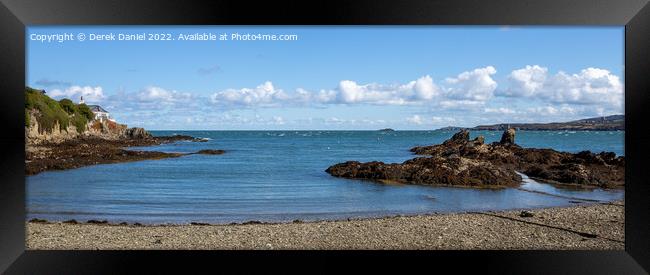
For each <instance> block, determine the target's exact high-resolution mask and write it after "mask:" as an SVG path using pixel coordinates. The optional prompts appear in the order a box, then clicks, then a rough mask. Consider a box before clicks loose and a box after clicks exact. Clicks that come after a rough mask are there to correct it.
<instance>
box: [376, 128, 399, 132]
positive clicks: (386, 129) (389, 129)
mask: <svg viewBox="0 0 650 275" xmlns="http://www.w3.org/2000/svg"><path fill="white" fill-rule="evenodd" d="M379 132H395V130H394V129H391V128H384V129H379Z"/></svg>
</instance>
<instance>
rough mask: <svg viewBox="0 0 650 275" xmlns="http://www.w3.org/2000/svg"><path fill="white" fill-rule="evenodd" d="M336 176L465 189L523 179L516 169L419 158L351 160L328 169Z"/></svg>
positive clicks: (461, 159)
mask: <svg viewBox="0 0 650 275" xmlns="http://www.w3.org/2000/svg"><path fill="white" fill-rule="evenodd" d="M325 171H326V172H327V173H329V174H331V175H332V176H336V177H344V178H358V179H369V180H377V181H381V182H386V183H391V182H394V183H407V184H427V185H438V184H440V185H464V186H487V185H490V186H514V185H517V184H519V182H520V181H521V177H520V176H519V175H517V174H516V173H515V172H514V171H513V170H508V169H504V168H501V167H496V166H494V165H492V164H491V163H489V162H485V161H476V160H469V159H466V158H460V157H451V158H433V157H420V158H414V159H411V160H407V161H405V162H403V163H401V164H398V163H391V164H386V163H383V162H379V161H373V162H366V163H360V162H358V161H348V162H344V163H339V164H336V165H333V166H330V167H329V168H327V170H325Z"/></svg>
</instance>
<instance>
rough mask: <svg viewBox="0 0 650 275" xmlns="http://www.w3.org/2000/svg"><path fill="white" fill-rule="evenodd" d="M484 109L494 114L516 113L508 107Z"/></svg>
mask: <svg viewBox="0 0 650 275" xmlns="http://www.w3.org/2000/svg"><path fill="white" fill-rule="evenodd" d="M484 111H485V112H486V113H495V114H514V113H516V111H515V110H512V109H510V108H503V107H500V108H485V109H484Z"/></svg>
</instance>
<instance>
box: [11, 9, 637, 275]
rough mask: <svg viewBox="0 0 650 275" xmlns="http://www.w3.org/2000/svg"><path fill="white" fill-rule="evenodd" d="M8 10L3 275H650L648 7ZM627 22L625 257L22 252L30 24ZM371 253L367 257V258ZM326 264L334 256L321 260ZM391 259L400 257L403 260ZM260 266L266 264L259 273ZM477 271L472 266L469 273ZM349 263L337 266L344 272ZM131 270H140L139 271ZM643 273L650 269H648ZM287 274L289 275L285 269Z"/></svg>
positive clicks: (622, 253)
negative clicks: (384, 273)
mask: <svg viewBox="0 0 650 275" xmlns="http://www.w3.org/2000/svg"><path fill="white" fill-rule="evenodd" d="M1 2H2V4H1V5H0V60H2V62H0V88H1V89H0V95H1V96H2V100H0V113H1V114H2V121H1V122H2V130H1V131H0V142H1V144H0V148H1V150H2V151H1V155H2V156H3V157H2V161H1V162H0V169H1V171H2V176H1V178H2V180H1V183H0V203H2V208H0V271H5V270H6V272H7V273H12V274H13V273H30V274H32V273H36V274H40V273H48V274H49V273H63V274H78V273H106V272H109V273H122V272H129V271H134V270H136V269H139V268H144V270H147V271H150V272H155V271H169V270H171V269H169V268H172V267H173V266H175V265H177V264H178V263H180V262H185V263H184V271H185V272H187V271H190V270H193V269H195V268H198V269H201V268H208V270H221V268H223V266H224V265H229V264H230V265H233V263H234V261H231V260H233V259H234V258H237V259H240V260H241V259H242V258H244V257H254V258H245V261H246V262H248V264H244V265H241V264H239V265H238V266H239V267H238V269H239V270H240V271H250V270H254V269H259V270H267V269H269V268H280V267H283V266H284V265H285V264H290V265H295V264H296V263H297V262H300V263H302V264H304V263H308V264H309V263H310V264H312V267H311V268H312V269H311V270H306V271H317V272H324V271H325V270H327V269H331V270H338V269H339V268H342V264H343V263H342V262H346V263H352V264H355V265H360V264H363V265H364V266H367V267H374V268H378V267H379V268H382V269H384V268H391V267H392V268H397V269H400V270H402V271H404V270H407V269H408V268H413V267H418V266H424V267H425V268H428V270H445V269H446V268H452V269H451V270H456V271H463V270H468V269H479V270H481V271H482V272H488V273H506V272H507V273H518V274H521V273H524V274H530V273H540V274H555V273H571V274H583V273H589V274H601V273H606V274H609V273H616V274H627V273H630V274H639V273H646V272H647V271H648V270H650V241H649V237H650V219H649V218H650V215H649V214H650V200H649V198H650V187H649V186H650V185H649V184H648V183H646V181H647V179H648V178H650V169H647V168H646V167H645V164H646V163H647V161H646V160H647V156H648V154H649V153H650V131H648V130H647V128H646V127H647V125H648V124H647V122H646V121H645V118H646V117H650V104H649V103H650V101H649V99H650V85H649V82H650V77H648V76H647V75H648V73H649V72H650V5H648V1H646V0H625V1H602V0H579V1H562V0H544V1H535V0H504V1H476V0H447V1H427V0H410V1H391V2H389V1H341V0H330V1H302V2H297V1H268V2H260V3H256V2H253V1H210V2H198V1H161V0H158V1H143V0H138V1H135V0H129V1H102V2H99V1H83V0H59V1H47V0H39V1H34V0H30V1H25V0H23V1H20V0H1ZM159 24H160V25H190V24H199V25H268V24H270V25H313V24H318V25H375V24H380V25H430V24H432V25H619V26H622V25H625V116H626V120H625V128H626V133H625V155H626V177H625V180H626V186H625V250H624V251H413V252H412V251H390V252H381V251H313V252H310V253H305V252H298V251H290V252H287V251H273V252H265V251H233V252H227V251H202V252H188V251H25V188H24V184H25V175H24V170H25V169H24V168H25V167H24V157H25V156H24V154H25V153H24V142H25V136H24V126H23V125H24V123H23V119H24V113H23V110H22V108H23V107H22V105H23V104H24V95H23V93H24V92H23V90H24V86H25V69H26V68H25V26H27V25H159ZM360 256H364V257H360ZM323 257H325V258H326V259H323ZM395 259H399V260H402V261H403V262H401V263H396V262H395ZM258 261H263V262H264V264H258ZM468 263H470V264H468ZM339 265H341V266H339ZM134 268H135V269H134ZM644 270H645V271H644ZM289 271H290V270H289Z"/></svg>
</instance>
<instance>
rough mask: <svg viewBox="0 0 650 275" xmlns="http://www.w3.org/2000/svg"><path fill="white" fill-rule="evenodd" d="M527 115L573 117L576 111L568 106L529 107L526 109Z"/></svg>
mask: <svg viewBox="0 0 650 275" xmlns="http://www.w3.org/2000/svg"><path fill="white" fill-rule="evenodd" d="M526 111H527V112H528V114H529V115H543V116H556V115H573V114H576V109H575V108H571V107H569V106H559V107H554V106H550V105H549V106H541V107H530V108H528V109H526Z"/></svg>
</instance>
